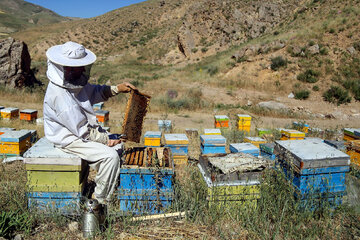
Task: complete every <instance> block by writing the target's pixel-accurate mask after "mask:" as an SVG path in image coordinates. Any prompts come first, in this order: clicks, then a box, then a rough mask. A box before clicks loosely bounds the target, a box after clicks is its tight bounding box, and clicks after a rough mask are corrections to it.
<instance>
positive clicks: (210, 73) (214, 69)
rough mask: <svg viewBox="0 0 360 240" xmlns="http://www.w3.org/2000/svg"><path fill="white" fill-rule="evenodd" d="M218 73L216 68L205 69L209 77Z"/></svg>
mask: <svg viewBox="0 0 360 240" xmlns="http://www.w3.org/2000/svg"><path fill="white" fill-rule="evenodd" d="M218 71H219V69H218V67H217V66H209V67H207V72H208V73H209V75H210V76H213V75H215V74H217V73H218Z"/></svg>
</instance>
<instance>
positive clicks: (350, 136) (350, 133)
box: [344, 128, 360, 141]
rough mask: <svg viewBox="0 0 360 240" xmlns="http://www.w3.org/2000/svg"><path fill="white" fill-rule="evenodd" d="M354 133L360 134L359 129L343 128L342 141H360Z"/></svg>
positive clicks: (359, 137)
mask: <svg viewBox="0 0 360 240" xmlns="http://www.w3.org/2000/svg"><path fill="white" fill-rule="evenodd" d="M355 132H360V129H359V128H344V141H352V140H358V139H360V136H358V135H356V134H355Z"/></svg>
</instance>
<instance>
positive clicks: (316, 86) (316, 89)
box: [312, 85, 320, 92]
mask: <svg viewBox="0 0 360 240" xmlns="http://www.w3.org/2000/svg"><path fill="white" fill-rule="evenodd" d="M312 90H313V91H315V92H317V91H319V90H320V88H319V86H318V85H315V86H313V88H312Z"/></svg>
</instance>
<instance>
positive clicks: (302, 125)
mask: <svg viewBox="0 0 360 240" xmlns="http://www.w3.org/2000/svg"><path fill="white" fill-rule="evenodd" d="M293 125H294V126H298V127H309V124H307V123H299V122H293Z"/></svg>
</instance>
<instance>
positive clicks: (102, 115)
mask: <svg viewBox="0 0 360 240" xmlns="http://www.w3.org/2000/svg"><path fill="white" fill-rule="evenodd" d="M95 114H96V119H97V120H98V122H99V123H100V125H102V126H104V124H105V123H107V122H108V121H109V115H110V112H109V111H107V110H97V111H95Z"/></svg>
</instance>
